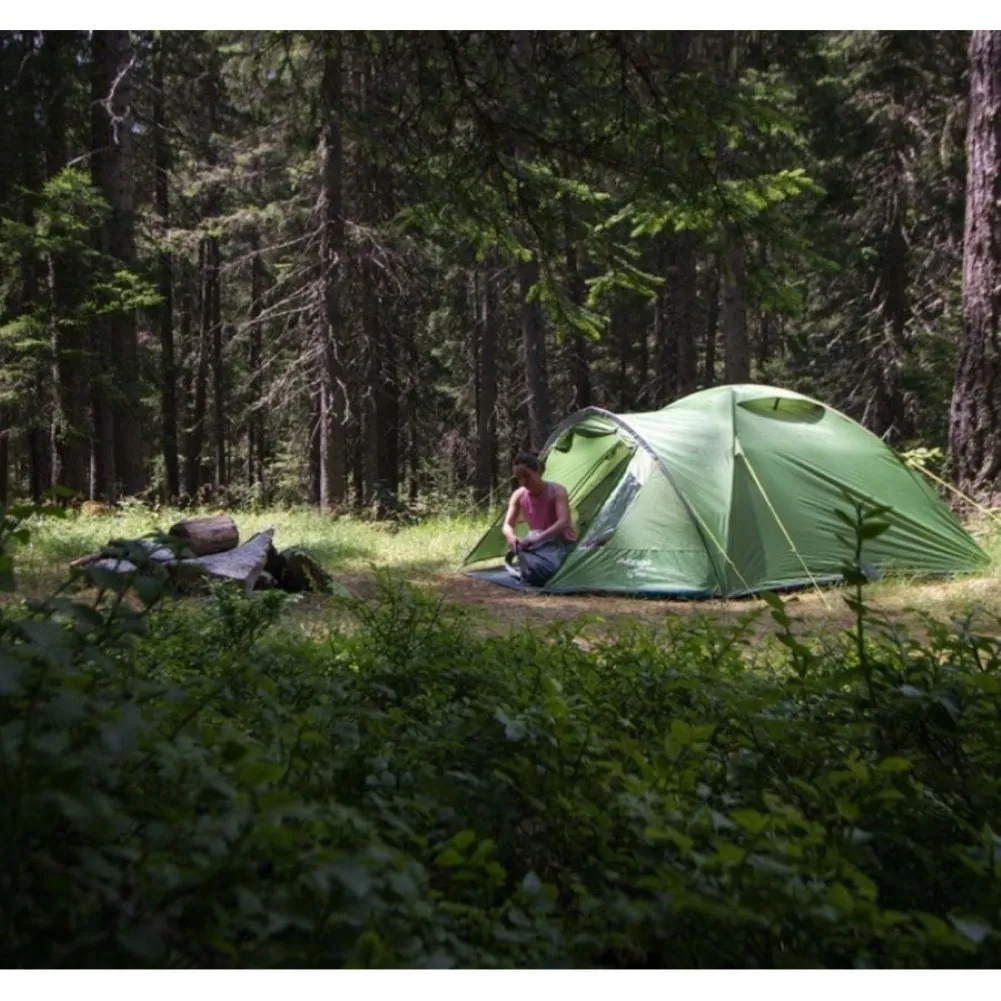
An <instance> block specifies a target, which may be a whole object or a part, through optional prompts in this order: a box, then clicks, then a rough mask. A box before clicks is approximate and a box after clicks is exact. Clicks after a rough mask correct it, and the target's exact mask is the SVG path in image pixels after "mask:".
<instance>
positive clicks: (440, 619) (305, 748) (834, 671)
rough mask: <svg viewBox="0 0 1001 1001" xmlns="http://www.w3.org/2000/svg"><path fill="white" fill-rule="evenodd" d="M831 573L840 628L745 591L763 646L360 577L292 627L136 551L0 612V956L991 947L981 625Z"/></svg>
mask: <svg viewBox="0 0 1001 1001" xmlns="http://www.w3.org/2000/svg"><path fill="white" fill-rule="evenodd" d="M30 513H31V512H30V511H29V510H28V509H24V510H15V511H13V512H11V513H10V514H8V516H7V518H6V519H5V521H4V528H3V530H2V531H3V535H2V536H0V543H3V544H4V545H0V576H3V575H7V579H6V581H5V582H6V584H7V585H8V586H9V585H10V584H11V583H12V581H11V580H10V573H11V571H12V570H13V561H12V559H11V557H10V547H9V545H6V543H7V542H8V540H9V538H10V536H11V534H12V533H15V532H23V531H24V529H23V524H22V520H21V519H22V518H23V517H26V516H28V515H29V514H30ZM854 530H855V532H856V535H857V536H858V537H862V536H864V535H865V534H866V533H870V534H871V533H878V531H879V522H878V512H877V513H876V515H875V516H874V515H873V513H872V512H869V513H866V512H862V511H856V512H855V522H854ZM19 544H20V546H21V547H22V549H21V551H22V552H23V551H24V550H23V547H24V546H25V545H27V544H28V540H25V539H24V537H23V536H22V538H21V541H20V543H19ZM123 551H124V550H123ZM4 553H6V555H4ZM133 555H136V554H135V553H134V554H133ZM136 558H137V559H138V558H139V556H138V555H137V556H136ZM847 571H848V574H849V585H850V588H851V590H850V592H849V593H850V598H849V600H850V601H851V602H852V614H853V615H854V616H855V624H854V626H853V627H852V628H851V629H848V630H846V631H844V632H842V633H839V634H837V635H828V636H826V637H822V638H812V637H810V636H808V635H806V634H804V633H803V632H802V631H801V629H800V627H799V625H798V623H797V622H796V621H795V619H794V618H792V617H791V616H790V611H789V608H790V606H787V605H784V604H783V603H782V601H781V600H780V599H778V598H774V597H773V598H770V599H769V605H770V613H771V615H772V616H773V618H774V620H775V621H774V624H773V625H774V630H775V634H776V637H777V639H778V641H779V646H778V649H779V650H780V651H781V655H780V656H778V655H776V654H775V652H774V650H772V651H769V653H768V654H767V656H766V655H765V654H764V653H763V652H762V651H761V650H759V649H758V648H756V647H749V645H748V643H747V642H746V641H747V637H748V634H749V630H750V626H751V619H752V615H753V613H749V615H748V616H747V617H746V618H745V619H744V620H743V621H741V622H739V623H737V624H731V625H728V626H721V625H720V624H719V623H717V622H713V621H711V620H708V619H703V618H691V619H684V620H680V619H679V620H675V621H673V622H670V623H668V624H667V625H666V626H664V627H663V628H662V629H660V630H656V631H655V630H652V629H647V630H642V629H637V628H632V629H630V630H629V631H622V632H619V633H617V634H615V635H614V636H613V637H612V640H611V641H606V642H602V643H599V644H593V645H590V644H588V643H586V642H583V641H581V639H580V637H579V636H578V635H577V634H576V633H575V632H574V630H573V629H571V628H569V627H566V628H557V629H551V630H549V631H547V632H545V633H542V632H532V631H522V632H518V633H513V634H511V635H508V636H504V637H497V636H491V637H483V636H481V635H479V634H477V632H476V631H475V630H474V629H473V628H472V627H471V625H470V623H469V622H468V621H467V620H466V617H465V615H464V613H463V612H462V610H461V609H458V608H456V607H454V606H449V605H446V604H443V603H442V602H440V601H439V600H437V599H435V598H434V597H433V596H430V595H428V594H427V593H424V592H422V591H421V590H420V589H416V588H411V587H408V586H406V585H403V584H400V583H394V582H393V581H392V580H391V579H390V578H389V577H383V578H382V579H381V582H380V590H379V594H378V596H377V597H376V598H375V599H373V600H369V601H362V600H359V599H356V598H350V597H340V598H336V599H334V601H335V602H336V604H337V607H338V610H339V614H341V615H345V614H347V615H350V616H351V617H352V618H353V620H354V625H353V626H352V628H338V627H333V628H331V630H330V631H329V632H328V633H327V634H326V635H325V636H324V638H323V639H322V640H309V639H305V638H303V636H302V635H301V634H299V633H296V632H294V631H292V630H291V629H290V627H289V626H288V625H286V624H283V620H282V618H281V616H280V612H281V608H282V602H283V597H282V596H281V595H280V594H277V593H275V592H265V593H263V594H257V595H251V596H249V597H246V596H243V595H241V594H238V593H235V592H233V591H229V590H226V589H225V588H220V589H218V590H216V592H215V593H214V596H213V598H212V599H211V601H210V602H208V603H206V604H202V605H198V606H192V605H190V604H184V605H182V604H180V603H175V602H172V601H171V600H169V596H168V594H167V591H166V586H167V585H166V581H164V580H162V579H160V578H158V577H157V571H156V568H155V567H152V566H148V565H146V566H142V567H141V569H140V572H139V574H138V575H137V576H136V577H135V578H134V579H132V580H125V581H124V582H123V581H122V580H120V579H119V578H117V577H116V576H115V575H111V574H107V573H102V572H101V571H99V570H94V569H88V570H86V571H82V572H81V574H80V578H81V581H83V582H85V583H86V584H87V585H88V586H89V588H90V590H91V591H93V589H95V588H96V589H97V593H96V596H95V597H93V598H92V599H91V600H89V601H88V602H87V603H83V602H82V601H81V600H80V599H79V598H78V597H74V596H73V595H72V590H73V586H74V584H73V583H72V582H69V583H68V586H67V587H66V588H65V589H64V590H62V591H61V592H60V593H58V594H56V595H55V596H54V597H51V598H46V599H32V600H29V601H27V602H24V603H21V604H16V603H10V604H7V605H5V606H3V607H0V801H2V802H3V804H4V823H3V825H2V827H0V952H2V959H3V960H4V964H5V965H7V966H20V967H41V966H63V967H77V966H83V967H95V966H99V967H119V966H128V965H135V966H169V967H183V966H188V967H192V966H195V967H226V966H238V967H247V966H250V967H324V968H326V967H338V966H396V967H411V966H460V967H472V966H477V967H504V966H519V967H524V966H605V967H627V966H628V967H634V966H647V967H650V966H655V967H665V966H666V967H790V966H811V967H812V966H827V967H846V966H849V967H850V966H876V967H915V966H976V967H987V968H991V967H995V966H997V965H998V963H999V961H1001V938H999V933H998V929H999V928H1001V912H999V908H1001V838H999V835H998V833H997V829H996V825H997V822H998V821H997V818H998V817H999V816H1001V719H999V712H1001V701H999V691H1001V645H999V643H998V641H997V640H995V639H993V638H991V637H990V636H986V635H982V634H980V633H978V632H977V631H975V630H974V629H973V628H972V626H971V625H970V623H969V622H965V621H957V622H942V621H937V620H935V619H933V618H931V617H926V618H924V619H923V620H922V628H921V636H920V639H918V638H917V637H916V635H915V634H913V633H911V632H909V631H908V630H905V629H902V628H901V627H899V626H897V625H896V624H895V623H894V622H892V621H882V620H880V619H879V617H877V616H875V615H874V613H873V612H872V610H871V608H870V607H869V605H868V604H867V602H866V599H865V588H866V586H867V585H866V583H865V577H864V575H863V574H862V573H861V572H860V568H859V566H858V564H857V563H856V564H854V565H853V564H851V562H849V565H848V567H847ZM126 592H128V595H126ZM126 598H128V600H125V599H126Z"/></svg>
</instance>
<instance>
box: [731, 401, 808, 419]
mask: <svg viewBox="0 0 1001 1001" xmlns="http://www.w3.org/2000/svg"><path fill="white" fill-rule="evenodd" d="M737 406H738V407H742V408H743V409H744V410H749V411H750V412H751V413H752V414H758V415H759V416H761V417H771V418H772V419H773V420H779V421H790V422H792V423H797V424H816V423H817V421H819V420H821V418H823V416H824V407H823V406H821V405H820V404H819V403H814V402H813V400H803V399H795V398H789V397H786V396H761V397H758V398H757V399H756V400H741V401H740V402H739V403H738V404H737Z"/></svg>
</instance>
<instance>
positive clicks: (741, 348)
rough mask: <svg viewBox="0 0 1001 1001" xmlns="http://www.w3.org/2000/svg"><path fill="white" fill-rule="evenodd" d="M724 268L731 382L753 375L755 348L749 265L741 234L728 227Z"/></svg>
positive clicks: (726, 372) (726, 373)
mask: <svg viewBox="0 0 1001 1001" xmlns="http://www.w3.org/2000/svg"><path fill="white" fill-rule="evenodd" d="M724 255H725V256H724V268H723V379H724V381H725V382H727V383H740V382H748V381H749V380H750V378H751V351H750V345H749V343H748V338H747V267H746V261H745V258H744V242H743V238H742V236H741V234H740V233H739V232H738V231H737V230H736V229H734V228H733V227H727V235H726V248H725V251H724Z"/></svg>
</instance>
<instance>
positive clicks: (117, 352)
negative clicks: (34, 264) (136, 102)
mask: <svg viewBox="0 0 1001 1001" xmlns="http://www.w3.org/2000/svg"><path fill="white" fill-rule="evenodd" d="M91 45H92V49H93V58H94V92H93V100H94V104H93V118H92V121H93V125H94V140H95V142H94V147H95V151H96V152H95V155H94V165H95V169H96V171H97V179H98V180H99V184H98V186H99V188H100V190H101V191H102V193H103V194H104V196H105V198H106V199H107V200H108V204H109V205H110V206H111V214H110V216H109V218H108V220H107V222H106V224H105V226H104V239H103V249H104V250H105V252H106V253H108V254H109V255H110V256H111V257H112V258H114V259H115V261H116V262H118V263H120V264H121V266H123V267H125V268H129V269H132V268H134V266H135V200H134V194H133V183H134V180H133V175H134V170H135V167H134V163H133V159H134V158H133V135H132V103H133V82H132V63H133V56H132V46H131V41H130V39H129V32H127V31H95V32H94V33H93V35H92V36H91ZM100 328H103V329H101V330H100V334H99V336H102V337H103V338H104V339H105V340H106V342H107V346H108V347H109V349H110V356H109V359H108V360H109V361H110V363H111V364H110V366H109V369H108V371H110V372H111V373H112V378H113V381H114V385H113V388H112V390H111V391H110V392H108V398H107V399H106V400H104V401H102V404H103V405H104V406H106V407H107V408H108V409H110V411H111V418H110V425H111V429H112V431H111V442H110V446H111V447H110V454H106V455H105V456H104V458H105V460H106V461H107V460H110V467H111V476H112V479H113V480H114V481H120V482H121V485H122V487H123V488H124V490H125V492H126V494H130V495H133V494H138V493H140V492H141V491H142V490H144V489H145V487H146V471H145V463H144V461H143V435H142V423H143V422H142V409H141V392H140V384H139V379H140V374H139V342H138V338H137V334H136V321H135V313H134V311H132V310H127V311H124V310H123V311H119V312H116V313H113V314H111V316H110V317H109V318H108V319H107V320H106V321H105V322H104V323H102V324H100V326H99V329H100ZM105 421H107V419H106V418H105ZM108 445H109V442H108V441H107V435H106V434H105V437H104V447H105V448H106V449H107V448H108ZM106 475H107V470H106V471H105V476H106Z"/></svg>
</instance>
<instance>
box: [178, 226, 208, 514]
mask: <svg viewBox="0 0 1001 1001" xmlns="http://www.w3.org/2000/svg"><path fill="white" fill-rule="evenodd" d="M209 244H210V241H209V240H202V241H201V244H200V245H199V248H198V282H199V285H198V288H199V293H198V307H199V314H200V323H199V337H198V362H197V367H196V369H195V386H194V393H193V397H194V399H193V404H192V408H191V415H190V422H189V424H188V432H187V435H186V436H185V441H184V492H185V493H186V494H187V495H188V497H190V498H191V499H192V500H194V498H195V496H196V495H197V493H198V488H199V487H200V486H201V475H202V448H203V447H204V444H205V406H206V402H207V399H208V371H209V327H210V325H211V323H212V296H211V279H210V277H209V258H210V247H209Z"/></svg>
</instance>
